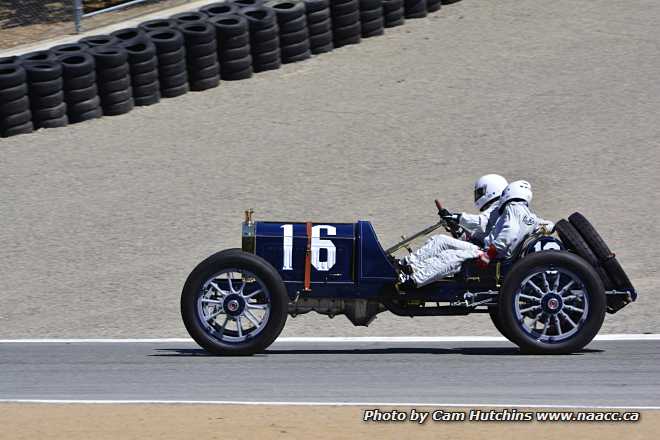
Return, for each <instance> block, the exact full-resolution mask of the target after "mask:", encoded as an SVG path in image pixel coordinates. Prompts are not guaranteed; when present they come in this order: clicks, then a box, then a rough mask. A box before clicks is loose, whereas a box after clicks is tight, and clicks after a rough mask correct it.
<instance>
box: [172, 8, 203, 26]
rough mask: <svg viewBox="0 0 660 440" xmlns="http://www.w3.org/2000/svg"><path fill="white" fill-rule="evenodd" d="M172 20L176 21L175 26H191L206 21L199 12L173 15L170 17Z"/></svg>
mask: <svg viewBox="0 0 660 440" xmlns="http://www.w3.org/2000/svg"><path fill="white" fill-rule="evenodd" d="M170 18H171V19H172V20H174V21H176V23H177V25H179V26H180V25H183V24H191V23H199V22H204V21H206V20H207V19H208V16H207V15H206V14H203V13H201V12H194V11H191V12H181V13H180V14H174V15H172V16H171V17H170Z"/></svg>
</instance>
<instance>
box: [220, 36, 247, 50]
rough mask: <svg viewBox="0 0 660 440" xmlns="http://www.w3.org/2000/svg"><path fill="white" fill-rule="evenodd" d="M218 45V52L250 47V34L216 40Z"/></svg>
mask: <svg viewBox="0 0 660 440" xmlns="http://www.w3.org/2000/svg"><path fill="white" fill-rule="evenodd" d="M218 42H219V45H220V50H221V51H222V50H223V49H234V48H237V47H243V46H249V45H250V34H249V33H245V34H241V35H236V36H233V37H229V38H225V37H223V38H221V39H220V40H218Z"/></svg>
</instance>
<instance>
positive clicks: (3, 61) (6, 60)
mask: <svg viewBox="0 0 660 440" xmlns="http://www.w3.org/2000/svg"><path fill="white" fill-rule="evenodd" d="M17 59H18V57H17V56H15V55H12V56H9V57H0V66H4V65H7V64H14V63H16V60H17Z"/></svg>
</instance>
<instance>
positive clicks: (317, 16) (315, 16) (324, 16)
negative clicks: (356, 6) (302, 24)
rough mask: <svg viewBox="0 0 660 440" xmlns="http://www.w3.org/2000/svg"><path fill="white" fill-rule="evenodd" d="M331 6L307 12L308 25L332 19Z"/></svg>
mask: <svg viewBox="0 0 660 440" xmlns="http://www.w3.org/2000/svg"><path fill="white" fill-rule="evenodd" d="M331 15H332V14H331V13H330V8H326V9H322V10H320V11H314V12H308V13H307V25H308V26H309V25H312V24H316V23H321V22H322V21H326V20H330V16H331Z"/></svg>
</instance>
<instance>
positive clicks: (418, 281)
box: [400, 180, 552, 290]
mask: <svg viewBox="0 0 660 440" xmlns="http://www.w3.org/2000/svg"><path fill="white" fill-rule="evenodd" d="M531 201H532V186H531V185H530V184H529V182H526V181H524V180H518V181H515V182H511V183H510V184H508V185H507V186H506V188H505V189H504V191H503V192H502V195H501V196H500V199H499V203H497V204H496V206H497V207H496V208H495V210H496V211H497V212H496V214H495V215H496V217H497V219H496V221H495V222H494V224H492V226H491V227H490V228H488V227H487V229H488V230H486V231H484V232H485V233H486V234H487V235H486V236H485V237H484V239H483V243H479V244H474V243H470V242H467V241H462V240H458V239H455V238H452V237H449V236H447V235H435V236H433V237H431V238H430V239H429V240H428V241H427V242H426V243H425V244H424V246H422V247H421V248H419V249H417V250H416V251H415V252H413V253H411V254H410V255H408V256H406V257H404V259H403V260H402V265H403V266H404V268H405V269H404V270H402V271H401V273H400V282H401V287H402V288H403V289H404V290H405V289H406V288H414V287H422V286H425V285H427V284H429V283H432V282H434V281H437V280H439V279H441V278H444V277H446V276H449V275H453V274H455V273H456V272H458V271H459V270H460V268H461V265H462V264H463V262H464V261H467V260H470V259H474V258H479V259H480V260H481V261H482V262H483V263H484V264H488V263H489V262H490V260H491V259H492V258H495V257H498V258H508V257H510V256H511V255H512V253H513V251H514V250H515V249H516V247H517V245H518V244H520V242H521V241H522V240H524V239H525V237H526V236H527V235H528V234H530V233H532V232H535V231H537V230H538V229H540V228H541V227H542V226H544V225H545V226H546V227H548V226H549V227H550V228H552V223H550V222H548V221H546V220H543V219H541V218H540V217H538V216H537V215H536V214H534V213H533V212H532V211H531V209H530V207H529V204H530V202H531ZM442 214H443V213H441V215H442ZM461 217H462V215H461ZM489 219H490V217H489ZM479 224H482V223H481V222H479ZM486 225H488V222H487V223H486ZM406 266H407V267H406Z"/></svg>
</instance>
